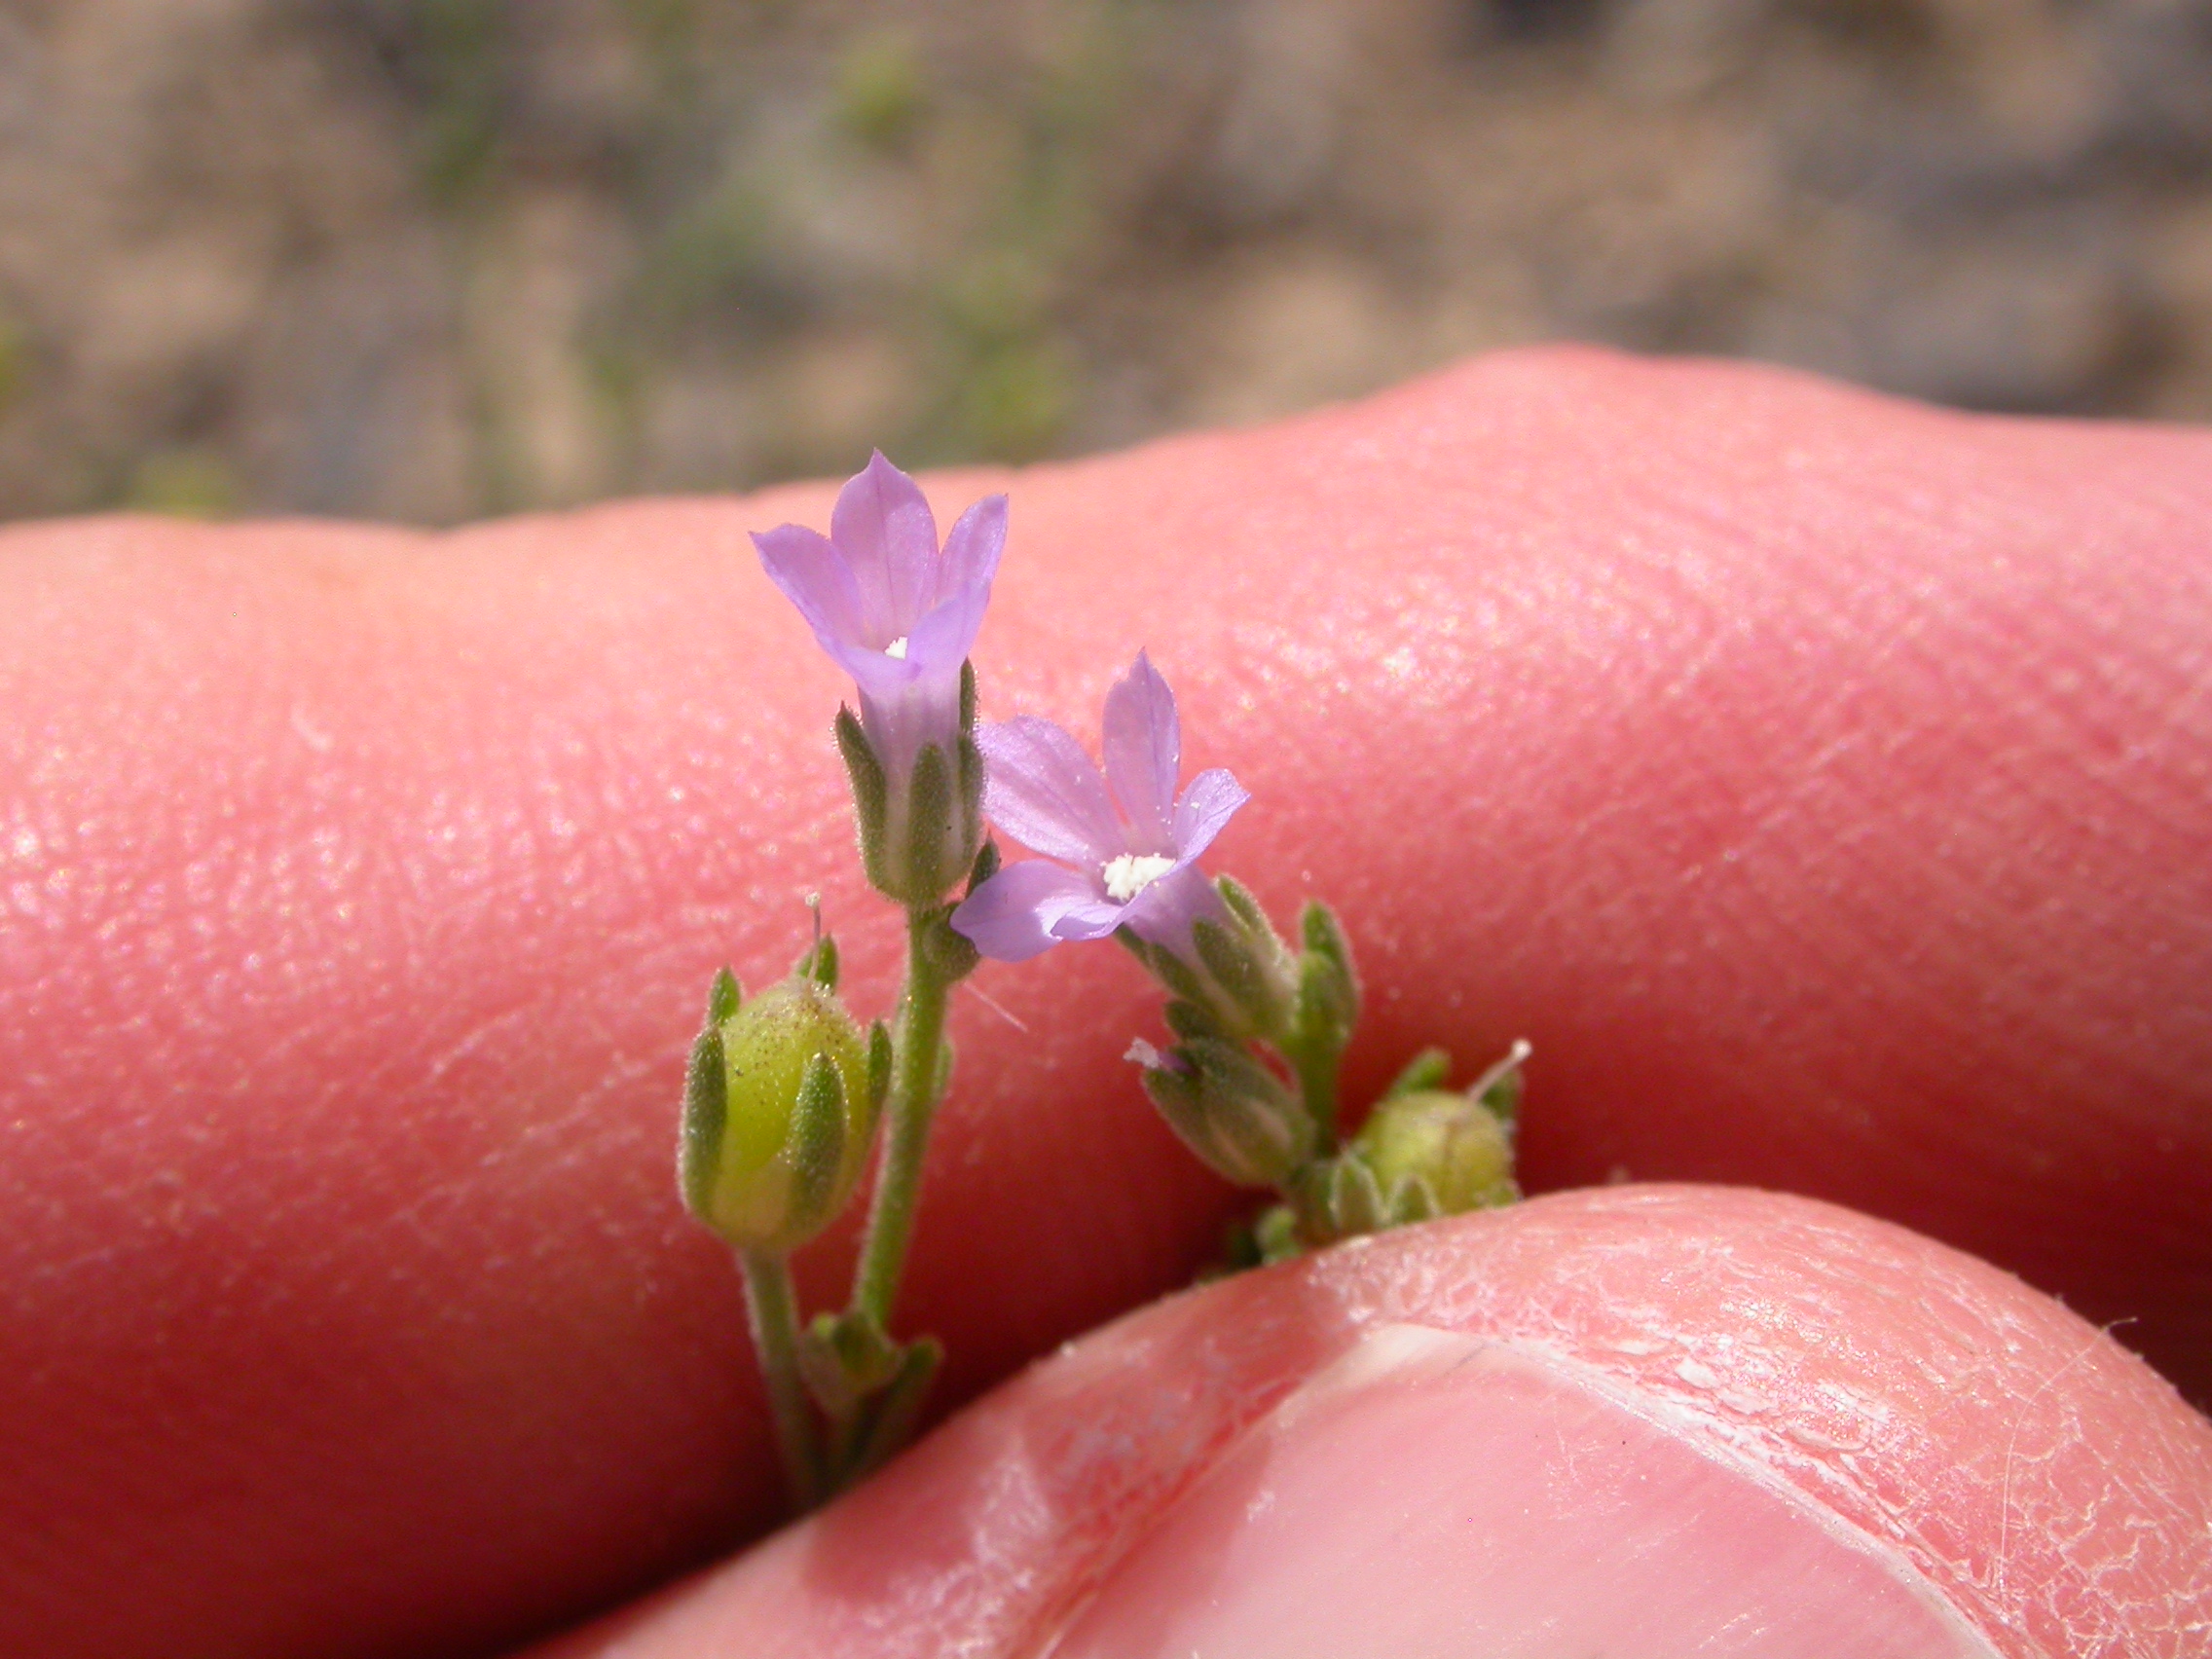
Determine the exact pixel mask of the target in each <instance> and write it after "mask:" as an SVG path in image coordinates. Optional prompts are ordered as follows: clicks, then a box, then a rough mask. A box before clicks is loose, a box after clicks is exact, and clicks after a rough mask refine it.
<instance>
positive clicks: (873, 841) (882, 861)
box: [837, 704, 891, 889]
mask: <svg viewBox="0 0 2212 1659" xmlns="http://www.w3.org/2000/svg"><path fill="white" fill-rule="evenodd" d="M837 753H838V754H839V755H841V756H844V760H845V776H846V777H847V778H848V779H850V780H851V783H852V787H853V817H854V819H855V821H856V822H857V823H858V824H859V826H860V836H861V864H862V865H863V866H864V867H865V868H866V871H867V878H868V882H869V884H870V885H871V886H874V887H876V888H879V889H880V888H882V887H884V886H885V884H886V882H887V880H888V878H889V874H890V871H889V868H888V864H889V857H890V848H889V847H888V845H887V844H886V842H887V838H888V836H889V834H890V830H889V828H888V825H887V818H888V814H889V812H890V806H891V791H890V787H889V785H887V784H886V783H885V782H884V778H883V762H882V761H881V760H879V759H877V758H876V755H875V748H874V746H873V745H872V744H870V743H869V742H868V740H867V733H866V731H864V730H863V729H862V728H861V722H860V718H859V717H858V716H857V715H855V714H854V713H853V711H852V710H851V709H849V708H846V707H844V706H843V705H841V704H840V705H839V706H838V709H837Z"/></svg>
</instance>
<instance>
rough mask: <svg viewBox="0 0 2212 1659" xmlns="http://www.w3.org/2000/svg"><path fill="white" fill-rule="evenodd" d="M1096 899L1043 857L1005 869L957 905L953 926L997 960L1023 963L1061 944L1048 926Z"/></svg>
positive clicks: (1081, 881) (1083, 883)
mask: <svg viewBox="0 0 2212 1659" xmlns="http://www.w3.org/2000/svg"><path fill="white" fill-rule="evenodd" d="M1095 898H1096V894H1095V893H1094V892H1093V890H1092V888H1091V885H1090V883H1089V881H1088V879H1087V878H1086V877H1084V876H1081V875H1078V874H1077V873H1076V872H1075V871H1074V870H1072V869H1063V868H1061V867H1060V866H1058V865H1056V864H1049V863H1047V862H1046V861H1045V860H1043V859H1026V860H1024V861H1023V862H1022V863H1020V864H1014V865H1008V866H1006V868H1004V869H1002V870H1000V871H999V872H998V874H996V875H994V876H992V877H991V879H990V880H988V881H986V882H984V883H983V885H982V886H980V887H978V888H977V889H976V891H975V892H973V893H971V894H969V895H968V897H967V898H966V899H964V900H962V901H961V903H960V907H959V908H958V909H956V910H954V911H953V912H952V928H953V931H954V932H955V933H958V934H961V935H964V936H965V937H966V938H967V939H968V940H970V941H972V942H973V943H974V944H975V946H976V948H977V950H979V951H981V952H982V953H983V954H984V955H985V956H988V957H990V958H991V959H992V960H993V961H995V962H1026V961H1028V960H1029V958H1031V957H1032V956H1035V955H1038V954H1039V953H1040V952H1043V951H1046V950H1050V949H1051V947H1052V946H1053V945H1055V944H1057V943H1059V940H1058V939H1057V938H1055V937H1054V935H1053V933H1052V928H1053V926H1054V924H1055V923H1057V922H1058V921H1059V920H1060V919H1061V918H1062V917H1063V916H1065V915H1066V914H1067V913H1068V911H1069V909H1070V908H1071V907H1073V906H1075V905H1078V904H1087V903H1091V902H1092V901H1093V900H1094V899H1095Z"/></svg>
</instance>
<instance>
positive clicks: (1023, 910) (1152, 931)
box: [952, 651, 1251, 962]
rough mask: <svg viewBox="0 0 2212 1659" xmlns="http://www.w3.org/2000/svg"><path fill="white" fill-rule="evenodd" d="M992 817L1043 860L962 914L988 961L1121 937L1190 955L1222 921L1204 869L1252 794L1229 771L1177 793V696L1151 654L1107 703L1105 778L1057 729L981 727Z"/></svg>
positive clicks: (1046, 725)
mask: <svg viewBox="0 0 2212 1659" xmlns="http://www.w3.org/2000/svg"><path fill="white" fill-rule="evenodd" d="M976 741H977V745H978V746H979V747H980V748H981V750H982V752H983V760H984V764H985V776H986V780H987V781H986V783H985V785H984V793H983V808H984V812H985V814H986V815H987V816H988V817H989V818H990V819H991V821H992V822H993V823H994V824H996V825H997V826H998V828H999V829H1001V830H1004V831H1006V833H1007V834H1008V835H1010V836H1012V837H1013V838H1014V840H1016V841H1019V842H1020V843H1021V844H1022V845H1023V846H1025V847H1027V848H1029V849H1030V850H1031V851H1033V852H1037V853H1042V854H1043V855H1044V857H1043V858H1042V859H1031V860H1027V861H1024V862H1023V863H1021V864H1016V865H1009V866H1007V867H1006V868H1005V869H1002V870H1000V871H999V872H998V874H996V875H994V876H992V877H991V879H990V880H988V881H986V882H984V883H983V885H982V886H981V887H979V888H977V890H976V891H975V892H974V893H973V894H971V895H970V896H969V898H968V899H967V901H966V902H965V903H962V904H961V906H960V908H959V909H957V910H955V911H954V912H953V913H952V925H953V927H954V929H955V930H957V931H958V932H960V933H962V934H964V935H966V936H967V937H968V938H969V939H970V940H973V941H974V943H975V945H976V948H977V950H980V951H981V952H982V953H983V954H984V955H985V956H989V957H994V958H996V959H997V960H999V961H1001V962H1021V961H1024V960H1026V959H1027V958H1029V957H1032V956H1035V955H1036V954H1038V952H1040V951H1043V950H1047V949H1050V948H1051V946H1052V945H1054V944H1057V943H1059V942H1060V941H1061V940H1086V939H1103V938H1105V937H1106V936H1107V935H1109V934H1111V933H1113V932H1114V930H1115V929H1117V928H1120V927H1126V928H1128V929H1129V930H1130V931H1131V932H1132V933H1134V934H1136V936H1137V937H1138V938H1140V939H1142V940H1147V941H1148V942H1150V943H1153V944H1156V945H1160V946H1162V947H1163V948H1165V949H1168V950H1171V951H1173V952H1175V953H1176V954H1177V955H1179V956H1184V957H1188V956H1189V955H1190V952H1191V924H1192V923H1193V922H1195V921H1198V919H1199V918H1200V917H1217V916H1219V915H1220V914H1221V913H1222V905H1221V901H1220V899H1219V898H1218V897H1217V896H1216V894H1215V892H1214V889H1213V884H1212V883H1211V882H1209V881H1208V880H1207V879H1206V878H1205V875H1204V873H1203V872H1202V871H1200V870H1199V868H1198V865H1197V863H1196V861H1197V859H1198V855H1199V854H1200V853H1202V852H1204V851H1205V850H1206V848H1207V847H1208V846H1209V845H1211V844H1212V841H1213V838H1214V837H1215V836H1216V835H1218V834H1220V833H1221V830H1222V827H1223V826H1224V825H1226V824H1227V823H1228V822H1229V820H1230V818H1231V816H1232V815H1233V814H1235V811H1236V809H1237V808H1238V807H1240V806H1242V805H1243V804H1244V803H1245V801H1247V800H1249V799H1250V798H1251V796H1250V795H1249V794H1247V793H1245V792H1244V790H1243V789H1242V788H1241V787H1239V786H1238V784H1237V782H1236V780H1235V778H1234V777H1232V776H1230V774H1229V773H1228V772H1227V771H1226V770H1224V769H1222V768H1220V767H1216V768H1214V769H1213V770H1212V771H1208V772H1200V773H1199V774H1198V776H1197V777H1196V778H1193V779H1192V780H1191V783H1190V787H1189V788H1187V789H1185V790H1184V791H1183V794H1182V798H1181V799H1177V798H1176V795H1175V780H1176V778H1177V776H1178V775H1179V771H1180V767H1181V763H1182V735H1181V730H1180V727H1179V725H1178V722H1177V720H1176V718H1175V693H1174V692H1172V691H1170V690H1169V689H1168V688H1167V682H1166V681H1164V680H1162V679H1161V677H1160V673H1159V671H1158V670H1157V669H1155V668H1154V667H1153V666H1152V663H1151V661H1150V659H1148V658H1147V657H1146V656H1145V654H1144V653H1143V652H1142V651H1139V652H1138V653H1137V660H1136V662H1135V664H1134V665H1133V666H1132V667H1131V668H1130V669H1129V672H1128V673H1127V674H1126V675H1124V677H1123V678H1122V679H1121V680H1120V681H1118V682H1115V685H1114V688H1113V689H1112V690H1111V691H1109V692H1107V694H1106V726H1105V753H1106V773H1105V776H1104V777H1100V776H1099V772H1098V768H1097V767H1096V766H1094V765H1093V764H1092V763H1091V760H1090V756H1088V755H1086V754H1085V753H1084V752H1083V749H1082V747H1081V745H1079V744H1078V743H1077V742H1076V740H1075V739H1074V738H1072V737H1070V736H1069V735H1068V734H1067V732H1065V731H1064V730H1062V729H1061V728H1060V727H1058V726H1056V725H1054V724H1053V723H1052V722H1051V720H1045V719H1036V718H1035V717H1034V716H1022V717H1020V718H1018V719H1012V720H1007V721H1004V722H1002V723H999V724H995V725H988V726H985V727H983V728H982V729H981V730H979V731H978V732H977V735H976Z"/></svg>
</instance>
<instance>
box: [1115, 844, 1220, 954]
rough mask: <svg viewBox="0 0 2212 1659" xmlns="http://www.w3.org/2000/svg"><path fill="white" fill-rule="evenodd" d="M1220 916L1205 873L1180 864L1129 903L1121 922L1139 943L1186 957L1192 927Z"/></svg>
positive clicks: (1218, 907) (1218, 900)
mask: <svg viewBox="0 0 2212 1659" xmlns="http://www.w3.org/2000/svg"><path fill="white" fill-rule="evenodd" d="M1221 913H1222V907H1221V896H1220V895H1219V894H1218V893H1216V892H1215V891H1214V890H1213V883H1212V882H1210V881H1208V880H1207V879H1206V875H1205V871H1204V870H1202V869H1200V868H1198V866H1197V865H1195V864H1181V865H1177V866H1175V867H1174V868H1173V869H1171V870H1169V871H1168V872H1167V873H1166V874H1165V875H1163V876H1161V878H1160V879H1159V880H1158V881H1156V882H1154V883H1153V884H1152V885H1151V886H1149V887H1147V888H1146V889H1145V890H1144V891H1143V892H1142V893H1140V894H1138V895H1137V896H1136V897H1135V898H1134V899H1132V900H1130V901H1129V903H1128V908H1127V909H1126V910H1125V911H1124V914H1123V916H1122V920H1123V922H1124V923H1126V924H1127V926H1128V928H1129V931H1130V932H1132V933H1134V934H1135V935H1136V936H1137V937H1138V938H1139V939H1142V940H1149V941H1150V942H1151V943H1154V944H1159V945H1164V946H1165V947H1166V948H1167V949H1169V950H1172V951H1174V952H1175V953H1176V954H1177V955H1179V956H1186V957H1187V956H1189V955H1190V954H1191V924H1192V923H1193V922H1195V921H1197V920H1198V918H1199V917H1200V916H1219V915H1220V914H1221Z"/></svg>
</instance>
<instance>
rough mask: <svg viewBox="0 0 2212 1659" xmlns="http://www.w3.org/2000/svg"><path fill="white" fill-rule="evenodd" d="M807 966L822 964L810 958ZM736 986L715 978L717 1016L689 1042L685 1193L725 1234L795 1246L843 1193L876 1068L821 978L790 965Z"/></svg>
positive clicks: (847, 1194) (876, 1102) (854, 1164)
mask: <svg viewBox="0 0 2212 1659" xmlns="http://www.w3.org/2000/svg"><path fill="white" fill-rule="evenodd" d="M831 960H833V958H831ZM813 966H814V968H815V969H816V971H817V972H819V970H820V968H821V966H822V962H821V959H820V958H819V957H818V958H817V960H816V962H815V963H814V964H813ZM734 993H735V981H734V980H731V981H729V984H728V987H727V989H726V990H725V987H724V985H723V982H722V981H721V980H720V979H718V980H717V984H716V994H715V996H714V997H713V998H712V1000H711V1005H710V1014H720V1017H719V1018H712V1019H711V1020H710V1023H709V1024H708V1027H707V1029H706V1030H705V1031H703V1032H701V1033H700V1036H699V1040H698V1042H697V1043H696V1044H695V1045H693V1048H692V1051H691V1064H690V1068H689V1072H688V1074H687V1076H686V1079H685V1086H684V1099H683V1135H682V1153H681V1156H680V1170H679V1173H680V1175H681V1178H682V1190H683V1198H684V1202H685V1204H686V1205H688V1206H689V1208H690V1209H691V1211H692V1213H693V1214H694V1215H696V1216H698V1217H699V1219H700V1220H701V1221H703V1222H705V1223H706V1224H707V1225H708V1226H709V1227H711V1228H713V1229H714V1230H715V1231H716V1232H717V1233H719V1234H720V1235H722V1236H723V1237H724V1238H727V1239H728V1240H729V1241H730V1242H731V1243H733V1244H737V1245H740V1246H743V1247H746V1248H750V1249H756V1250H773V1251H782V1250H792V1249H795V1248H796V1247H797V1246H799V1245H800V1244H803V1243H805V1242H806V1241H807V1240H808V1239H809V1238H811V1237H813V1236H814V1235H816V1234H817V1233H819V1232H821V1231H822V1229H823V1228H825V1227H827V1226H828V1225H829V1224H830V1221H832V1220H833V1219H835V1217H836V1215H837V1213H838V1212H839V1211H840V1210H841V1209H843V1208H844V1206H845V1203H846V1202H847V1200H848V1199H850V1198H851V1197H852V1193H853V1189H854V1187H855V1186H856V1185H857V1184H858V1183H859V1180H860V1175H861V1171H862V1169H863V1168H864V1167H865V1166H866V1161H867V1155H868V1148H869V1146H870V1145H871V1143H872V1141H873V1139H874V1134H875V1122H876V1116H877V1114H878V1112H879V1111H880V1110H881V1106H882V1087H881V1081H880V1076H879V1074H880V1072H881V1070H882V1069H883V1068H882V1067H881V1065H880V1062H878V1063H877V1064H875V1065H871V1064H870V1055H869V1045H868V1044H867V1042H866V1040H864V1038H863V1037H862V1034H861V1031H860V1028H859V1026H857V1025H856V1024H854V1022H853V1019H852V1016H851V1015H850V1014H847V1013H846V1012H845V1009H844V1006H843V1004H841V1003H840V1002H839V1001H838V1000H837V998H836V996H835V995H834V994H833V993H832V992H830V990H829V989H827V988H826V987H825V986H824V985H823V983H822V982H821V979H820V978H818V977H813V976H812V975H808V974H800V975H795V976H793V977H792V978H789V979H786V980H783V981H782V982H781V983H778V984H776V985H773V986H771V987H770V988H769V989H768V990H766V991H763V992H762V993H761V994H760V995H759V996H757V997H755V998H754V999H753V1000H752V1001H750V1002H746V1003H743V1004H742V1006H734V1007H733V1006H732V1004H733V1003H735V1002H736V997H735V994H734ZM725 1009H726V1010H727V1011H728V1012H726V1013H724V1012H722V1011H723V1010H725Z"/></svg>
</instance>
